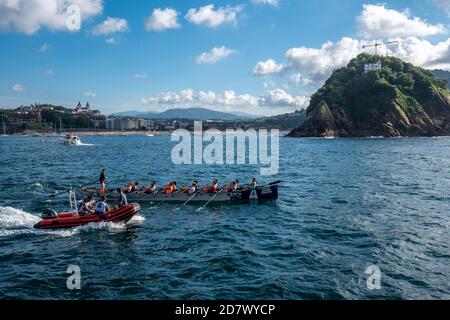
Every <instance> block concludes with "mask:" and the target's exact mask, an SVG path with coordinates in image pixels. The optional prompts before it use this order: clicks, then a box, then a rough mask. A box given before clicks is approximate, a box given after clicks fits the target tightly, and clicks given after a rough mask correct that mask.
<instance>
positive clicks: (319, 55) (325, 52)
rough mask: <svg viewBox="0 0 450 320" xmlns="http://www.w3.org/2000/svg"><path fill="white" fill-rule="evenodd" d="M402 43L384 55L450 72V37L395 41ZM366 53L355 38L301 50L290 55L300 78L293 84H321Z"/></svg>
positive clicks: (293, 78)
mask: <svg viewBox="0 0 450 320" xmlns="http://www.w3.org/2000/svg"><path fill="white" fill-rule="evenodd" d="M390 40H397V41H399V42H398V44H395V45H391V46H390V47H389V50H388V51H386V50H387V49H386V48H384V50H383V51H384V52H383V54H385V53H388V54H389V55H392V56H395V57H398V58H400V59H403V60H405V61H407V62H410V63H412V64H414V65H418V66H420V67H423V68H427V69H443V70H449V71H450V38H449V39H447V40H446V41H442V42H438V43H436V44H433V43H431V42H429V41H427V40H423V39H418V38H416V37H408V38H406V39H402V38H392V39H390ZM362 52H365V50H364V49H363V48H362V42H361V41H359V40H357V39H352V38H342V39H341V40H340V41H338V42H331V41H329V42H326V43H325V44H323V45H322V46H321V47H320V48H307V47H299V48H292V49H289V50H288V51H287V52H286V59H287V67H286V68H287V69H289V70H292V71H294V72H296V73H299V75H296V74H294V75H291V76H290V81H291V82H292V83H297V84H298V83H301V84H303V85H311V84H316V85H321V84H322V82H323V81H324V80H326V79H327V78H328V77H329V76H330V75H331V72H332V71H333V70H334V69H337V68H340V67H343V66H346V65H347V64H348V62H349V61H350V60H351V59H353V58H355V57H356V56H357V55H358V54H360V53H362Z"/></svg>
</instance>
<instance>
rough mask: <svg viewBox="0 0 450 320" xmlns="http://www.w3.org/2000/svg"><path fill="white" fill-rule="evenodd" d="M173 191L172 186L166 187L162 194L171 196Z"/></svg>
mask: <svg viewBox="0 0 450 320" xmlns="http://www.w3.org/2000/svg"><path fill="white" fill-rule="evenodd" d="M173 191H174V186H168V187H167V188H166V190H164V192H165V193H166V194H171V193H172V192H173Z"/></svg>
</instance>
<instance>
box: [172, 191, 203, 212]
mask: <svg viewBox="0 0 450 320" xmlns="http://www.w3.org/2000/svg"><path fill="white" fill-rule="evenodd" d="M200 191H202V189H199V190H198V191H195V192H194V194H193V195H192V196H191V197H189V199H188V200H187V201H186V202H185V203H183V204H182V205H181V206H179V207H176V208H175V209H174V210H175V211H178V210H180V208H181V207H183V206H185V205H187V204H188V203H189V201H191V200H192V199H194V197H195V196H196V195H197V194H198V193H199V192H200Z"/></svg>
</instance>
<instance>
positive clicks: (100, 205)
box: [95, 201, 106, 213]
mask: <svg viewBox="0 0 450 320" xmlns="http://www.w3.org/2000/svg"><path fill="white" fill-rule="evenodd" d="M95 212H97V213H105V212H106V203H105V202H103V201H99V202H97V205H96V206H95Z"/></svg>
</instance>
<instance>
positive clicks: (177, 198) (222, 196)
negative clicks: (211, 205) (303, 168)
mask: <svg viewBox="0 0 450 320" xmlns="http://www.w3.org/2000/svg"><path fill="white" fill-rule="evenodd" d="M81 193H82V194H83V195H84V196H88V195H90V196H93V197H100V196H102V195H106V196H109V197H115V195H116V194H115V192H114V190H113V189H108V190H105V193H100V190H99V189H83V190H81ZM126 196H127V198H128V201H132V202H139V203H141V202H158V201H164V202H186V201H188V200H189V199H190V200H189V202H207V201H211V202H243V201H248V200H252V199H257V200H276V199H277V198H278V183H276V184H275V183H273V184H268V185H265V186H259V187H256V188H254V189H238V190H237V191H229V192H217V193H208V192H197V193H195V195H194V194H192V193H173V194H164V193H162V192H158V193H145V192H132V193H128V194H126Z"/></svg>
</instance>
